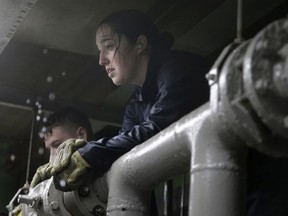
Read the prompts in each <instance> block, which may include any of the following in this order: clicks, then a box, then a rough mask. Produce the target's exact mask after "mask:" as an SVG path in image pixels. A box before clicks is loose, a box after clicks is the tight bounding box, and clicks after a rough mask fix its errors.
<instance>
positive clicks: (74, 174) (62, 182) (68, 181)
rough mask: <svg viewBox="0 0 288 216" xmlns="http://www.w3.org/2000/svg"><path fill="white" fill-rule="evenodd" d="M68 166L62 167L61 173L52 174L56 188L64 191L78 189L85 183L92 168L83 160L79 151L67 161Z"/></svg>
mask: <svg viewBox="0 0 288 216" xmlns="http://www.w3.org/2000/svg"><path fill="white" fill-rule="evenodd" d="M67 163H68V166H67V167H62V169H61V170H60V171H59V172H52V174H53V176H54V184H55V187H56V188H57V189H59V190H62V191H71V190H75V189H78V188H79V187H80V186H81V184H82V183H83V181H84V179H85V176H86V174H87V172H88V170H89V168H91V166H90V165H89V164H88V163H87V162H86V161H85V160H84V159H83V158H82V156H81V155H80V153H79V152H78V151H76V152H74V153H73V154H72V156H71V158H70V160H67Z"/></svg>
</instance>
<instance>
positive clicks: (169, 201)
mask: <svg viewBox="0 0 288 216" xmlns="http://www.w3.org/2000/svg"><path fill="white" fill-rule="evenodd" d="M163 198H164V216H169V215H172V214H173V180H171V179H170V180H168V181H166V182H165V184H164V195H163Z"/></svg>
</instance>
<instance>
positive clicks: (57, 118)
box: [43, 107, 93, 157]
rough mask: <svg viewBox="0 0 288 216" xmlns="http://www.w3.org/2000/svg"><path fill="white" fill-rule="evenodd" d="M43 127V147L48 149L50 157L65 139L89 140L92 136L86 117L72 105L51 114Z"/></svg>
mask: <svg viewBox="0 0 288 216" xmlns="http://www.w3.org/2000/svg"><path fill="white" fill-rule="evenodd" d="M43 128H44V141H45V147H46V148H48V149H50V157H53V156H55V154H56V150H57V147H58V146H59V145H60V144H61V143H63V142H64V141H65V140H67V139H70V138H79V139H85V140H90V139H91V138H92V136H93V132H92V127H91V124H90V122H89V119H88V117H87V116H86V115H85V114H84V113H82V112H81V111H79V110H77V109H75V108H72V107H65V108H62V109H60V110H58V111H56V112H54V113H53V114H51V115H50V116H49V117H48V119H47V121H46V123H45V124H44V126H43Z"/></svg>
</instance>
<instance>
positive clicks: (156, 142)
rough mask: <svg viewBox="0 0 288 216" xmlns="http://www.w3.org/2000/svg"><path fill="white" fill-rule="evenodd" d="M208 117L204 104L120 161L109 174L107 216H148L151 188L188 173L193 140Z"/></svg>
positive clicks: (208, 112)
mask: <svg viewBox="0 0 288 216" xmlns="http://www.w3.org/2000/svg"><path fill="white" fill-rule="evenodd" d="M209 114H210V111H209V105H208V104H205V105H203V106H201V107H200V108H198V109H197V110H195V111H193V112H192V113H190V114H188V115H187V116H185V117H183V118H182V119H180V120H179V121H177V122H176V123H174V124H172V125H171V126H169V127H168V128H166V129H165V130H163V131H162V132H160V133H159V134H158V135H156V136H154V137H152V138H151V139H149V140H147V141H146V142H144V143H143V144H141V145H139V146H136V147H135V148H134V149H132V150H131V151H130V152H128V153H127V154H125V155H124V156H122V157H121V158H119V159H118V160H117V161H116V162H115V163H114V164H113V165H112V167H111V170H110V171H109V173H108V187H109V199H108V204H107V214H108V215H109V216H116V215H117V216H118V215H123V216H132V215H133V216H138V215H139V216H140V215H141V216H144V215H145V216H148V215H149V204H150V193H151V190H152V188H153V187H155V185H157V184H158V183H160V182H163V181H165V180H168V179H170V178H171V177H173V176H177V175H180V174H182V173H184V172H186V171H187V170H189V164H190V157H191V140H192V139H194V138H195V136H196V134H197V132H198V128H199V127H200V125H201V121H203V119H205V118H207V117H208V116H209ZM156 167H161V171H160V172H159V170H158V169H156Z"/></svg>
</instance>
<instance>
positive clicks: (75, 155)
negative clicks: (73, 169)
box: [72, 151, 92, 168]
mask: <svg viewBox="0 0 288 216" xmlns="http://www.w3.org/2000/svg"><path fill="white" fill-rule="evenodd" d="M72 160H76V161H77V162H78V163H80V164H82V165H83V166H84V167H86V168H91V167H92V166H90V164H88V163H87V162H86V161H85V160H84V158H83V157H82V156H81V155H80V153H79V152H78V151H76V152H74V153H73V155H72Z"/></svg>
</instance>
